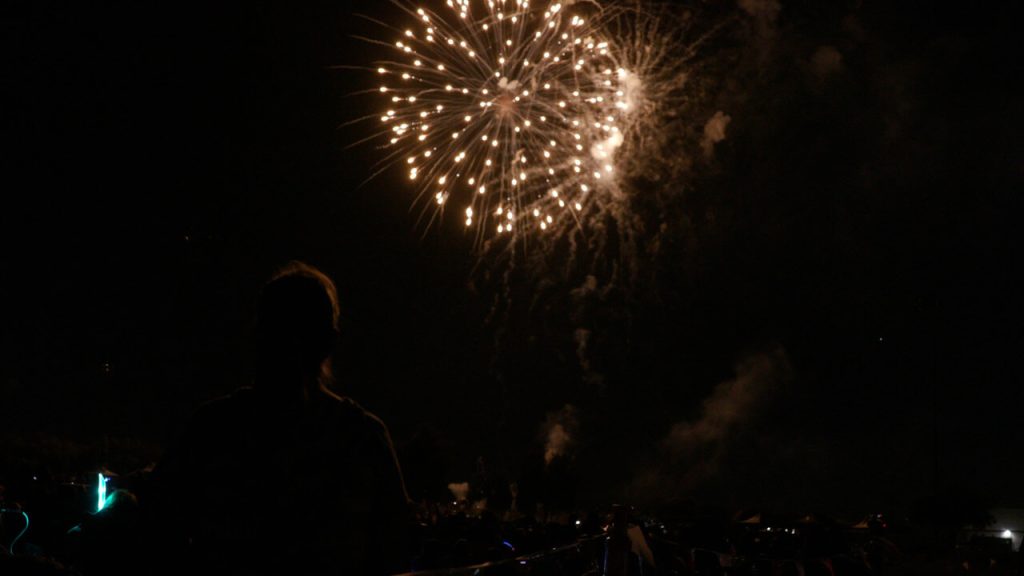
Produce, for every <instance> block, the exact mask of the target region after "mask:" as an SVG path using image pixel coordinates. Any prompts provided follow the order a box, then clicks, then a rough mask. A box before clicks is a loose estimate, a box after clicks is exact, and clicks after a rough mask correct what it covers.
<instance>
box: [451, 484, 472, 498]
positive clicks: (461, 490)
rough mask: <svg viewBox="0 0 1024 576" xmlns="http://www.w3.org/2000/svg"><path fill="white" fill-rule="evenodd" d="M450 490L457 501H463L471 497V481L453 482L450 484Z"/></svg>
mask: <svg viewBox="0 0 1024 576" xmlns="http://www.w3.org/2000/svg"><path fill="white" fill-rule="evenodd" d="M448 490H449V491H450V492H451V493H452V498H454V499H455V501H456V502H463V501H465V500H466V499H468V498H469V482H452V483H451V484H449V485H448Z"/></svg>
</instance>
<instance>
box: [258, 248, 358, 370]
mask: <svg viewBox="0 0 1024 576" xmlns="http://www.w3.org/2000/svg"><path fill="white" fill-rule="evenodd" d="M256 331H257V334H258V335H259V337H260V338H261V340H262V341H263V342H264V343H265V344H269V345H272V346H274V347H278V348H285V349H290V351H291V352H295V353H298V354H300V356H302V357H305V358H308V359H309V360H310V362H311V363H312V361H313V360H316V361H320V362H322V361H323V360H324V359H325V358H327V356H328V355H329V353H330V347H331V345H332V344H333V343H334V342H335V340H336V337H337V333H338V292H337V289H336V288H335V287H334V282H332V281H331V279H330V278H328V277H327V275H326V274H324V273H323V272H321V271H320V270H318V269H317V268H315V267H313V266H310V265H309V264H306V263H304V262H298V261H293V262H289V263H288V264H287V265H286V266H284V267H283V268H281V269H280V270H278V271H277V272H276V273H275V274H274V275H273V276H272V277H271V278H270V280H269V281H268V282H267V283H266V285H264V286H263V292H262V293H261V294H260V300H259V307H258V311H257V316H256ZM324 376H329V375H328V374H324ZM325 384H326V382H325Z"/></svg>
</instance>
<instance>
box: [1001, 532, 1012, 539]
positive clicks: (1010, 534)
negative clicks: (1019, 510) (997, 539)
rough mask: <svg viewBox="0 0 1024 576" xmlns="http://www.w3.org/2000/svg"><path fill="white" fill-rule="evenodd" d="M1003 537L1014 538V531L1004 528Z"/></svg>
mask: <svg viewBox="0 0 1024 576" xmlns="http://www.w3.org/2000/svg"><path fill="white" fill-rule="evenodd" d="M1003 538H1013V532H1011V531H1009V530H1003Z"/></svg>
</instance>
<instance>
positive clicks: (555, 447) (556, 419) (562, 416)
mask: <svg viewBox="0 0 1024 576" xmlns="http://www.w3.org/2000/svg"><path fill="white" fill-rule="evenodd" d="M578 429H579V423H578V421H577V418H576V408H575V407H574V406H572V405H566V406H565V407H564V408H562V409H561V410H560V411H558V412H555V413H553V414H549V415H548V418H547V422H546V423H545V424H544V433H545V439H544V464H551V462H553V461H554V460H555V459H556V458H563V457H565V456H567V455H568V454H569V450H570V448H571V447H572V445H573V443H574V442H575V437H576V435H577V430H578Z"/></svg>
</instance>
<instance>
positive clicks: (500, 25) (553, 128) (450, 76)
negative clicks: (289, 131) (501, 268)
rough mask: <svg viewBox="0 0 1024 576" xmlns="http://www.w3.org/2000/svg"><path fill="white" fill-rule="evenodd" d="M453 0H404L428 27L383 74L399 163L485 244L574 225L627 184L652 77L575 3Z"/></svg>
mask: <svg viewBox="0 0 1024 576" xmlns="http://www.w3.org/2000/svg"><path fill="white" fill-rule="evenodd" d="M438 1H439V0H438ZM446 3H447V10H446V9H442V10H441V12H434V11H432V10H429V9H427V8H423V7H420V8H413V7H407V6H406V5H404V4H401V3H399V5H400V6H402V8H403V9H404V10H405V11H406V12H407V14H408V15H409V16H410V17H411V18H412V19H414V21H415V24H414V25H411V26H410V27H408V28H406V29H403V30H398V31H396V32H397V34H398V38H396V39H395V40H394V43H393V47H394V48H395V49H396V50H397V51H398V54H399V58H397V59H395V60H393V61H388V62H381V63H379V66H378V67H377V69H376V71H377V73H378V75H379V76H380V79H381V85H380V87H379V91H380V94H381V95H382V96H383V97H384V98H386V99H387V106H386V108H385V110H384V111H383V112H382V113H381V115H380V122H381V123H382V124H383V125H384V126H385V131H384V133H385V134H387V136H386V138H387V142H386V144H387V146H389V147H390V148H391V150H392V154H391V155H390V156H389V159H390V160H391V161H393V162H401V163H403V164H404V166H405V170H406V171H407V175H408V178H409V180H410V181H412V182H414V183H415V184H414V186H415V187H416V189H417V190H418V191H419V192H420V194H421V196H420V197H421V198H422V197H423V196H427V197H429V198H430V199H431V203H432V204H435V205H436V207H437V209H438V211H440V210H442V209H443V208H444V207H445V206H447V205H449V204H455V205H456V206H457V207H458V208H457V209H458V211H459V212H460V214H461V215H463V216H464V219H465V225H466V226H467V227H476V229H477V230H478V233H479V236H478V237H480V238H483V237H485V236H486V235H489V234H492V233H494V234H498V235H504V234H508V235H512V236H515V235H517V234H521V233H525V232H527V231H531V230H533V231H538V232H541V233H543V232H550V231H553V230H558V229H560V228H562V227H565V226H567V225H574V223H576V222H579V221H580V219H581V217H583V216H585V215H586V214H587V212H588V210H589V209H590V207H591V206H593V205H594V200H593V198H594V196H595V195H596V194H601V193H604V192H607V191H608V190H610V189H612V188H613V187H614V186H615V181H616V153H617V151H618V149H619V147H620V146H621V145H622V144H623V142H624V138H625V136H624V127H625V125H626V124H627V123H628V119H627V117H628V116H629V114H630V113H631V110H632V109H633V107H634V104H633V99H634V96H635V94H636V93H637V91H638V89H639V88H638V86H639V80H638V78H637V77H636V76H635V75H634V74H632V73H631V72H630V71H628V70H627V69H626V68H624V67H621V66H618V65H617V64H616V62H617V61H618V60H617V58H616V54H615V50H614V46H613V44H612V42H611V41H610V40H609V39H608V38H607V37H605V36H603V35H602V34H601V30H600V27H599V26H597V25H596V24H592V23H591V22H590V20H588V19H587V18H586V17H584V15H581V14H575V13H572V12H573V10H571V9H570V8H569V7H568V4H569V3H565V4H563V3H560V2H543V1H539V2H538V4H540V5H541V6H534V5H533V4H531V2H530V1H529V0H447V2H446Z"/></svg>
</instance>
